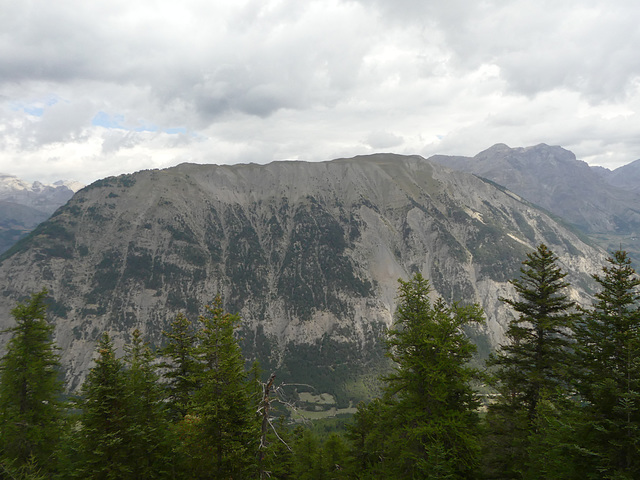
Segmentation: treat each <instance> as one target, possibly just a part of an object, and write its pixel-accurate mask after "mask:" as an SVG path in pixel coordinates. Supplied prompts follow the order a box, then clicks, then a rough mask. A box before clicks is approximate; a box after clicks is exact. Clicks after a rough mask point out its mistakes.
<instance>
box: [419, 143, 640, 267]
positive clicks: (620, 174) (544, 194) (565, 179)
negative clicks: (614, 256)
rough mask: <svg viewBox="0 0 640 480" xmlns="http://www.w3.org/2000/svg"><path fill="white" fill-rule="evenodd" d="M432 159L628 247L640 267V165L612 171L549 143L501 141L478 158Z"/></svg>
mask: <svg viewBox="0 0 640 480" xmlns="http://www.w3.org/2000/svg"><path fill="white" fill-rule="evenodd" d="M429 160H431V161H433V162H436V163H439V164H441V165H445V166H448V167H450V168H454V169H458V170H461V171H465V172H470V173H473V174H475V175H478V176H480V177H483V178H486V179H489V180H491V181H493V182H496V183H497V184H499V185H502V186H504V187H506V188H508V189H509V190H510V191H512V192H514V193H516V194H518V195H520V196H522V197H523V198H525V199H526V200H528V201H530V202H532V203H534V204H536V205H539V206H541V207H542V208H544V209H546V210H548V211H550V212H552V213H553V214H554V215H557V216H559V217H561V218H562V219H563V220H565V221H568V222H570V223H572V224H573V225H575V226H576V227H578V228H579V229H580V230H581V231H582V232H584V233H585V234H587V235H589V236H590V237H591V239H592V240H593V241H595V242H597V243H598V244H599V245H600V246H602V247H603V248H605V249H606V250H608V251H611V250H614V249H618V248H620V247H621V246H622V248H624V249H625V250H628V251H629V254H630V256H631V257H632V258H633V260H634V262H635V264H636V265H640V238H639V237H638V235H637V232H638V231H640V191H639V189H638V188H633V185H634V184H635V185H638V183H637V182H636V179H637V178H638V177H637V176H635V177H634V174H633V172H634V171H637V170H639V169H640V164H638V165H635V166H634V165H633V164H631V165H629V166H626V167H621V168H620V169H618V170H616V171H614V172H610V171H609V170H606V169H602V168H591V167H589V166H588V165H587V164H586V163H585V162H583V161H580V160H577V159H576V157H575V155H574V154H573V153H572V152H570V151H568V150H565V149H564V148H561V147H553V146H549V145H545V144H540V145H536V146H532V147H525V148H509V147H508V146H507V145H504V144H497V145H494V146H493V147H491V148H489V149H487V150H485V151H483V152H480V153H479V154H477V155H476V156H475V157H455V156H445V155H436V156H433V157H431V158H430V159H429ZM623 179H625V180H623Z"/></svg>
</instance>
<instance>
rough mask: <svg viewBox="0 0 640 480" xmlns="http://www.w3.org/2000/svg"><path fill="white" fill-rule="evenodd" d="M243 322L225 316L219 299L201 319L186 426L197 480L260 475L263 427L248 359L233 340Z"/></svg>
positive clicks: (191, 468) (186, 447) (183, 425)
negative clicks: (253, 395)
mask: <svg viewBox="0 0 640 480" xmlns="http://www.w3.org/2000/svg"><path fill="white" fill-rule="evenodd" d="M239 321H240V318H239V316H238V315H232V314H230V313H227V312H225V311H224V309H223V306H222V299H221V298H220V297H216V299H215V300H214V302H213V304H212V305H210V306H207V307H206V314H205V315H201V316H200V318H199V323H200V324H201V328H200V329H199V330H198V334H197V337H198V341H197V347H196V349H195V358H196V360H197V362H198V363H199V364H200V366H199V368H198V372H197V373H196V378H195V381H196V383H197V385H198V389H197V390H196V391H195V392H194V394H193V400H192V401H191V402H190V408H189V412H188V414H187V415H186V416H185V418H184V419H183V422H182V427H183V433H184V438H185V439H186V442H185V443H184V444H183V448H184V449H185V454H186V455H189V458H190V462H189V463H190V467H189V468H190V472H191V473H190V475H191V476H192V477H193V478H220V479H222V478H245V477H247V476H251V475H253V476H256V475H257V468H256V458H257V457H256V454H257V451H258V445H259V438H260V433H259V426H258V425H259V424H258V418H257V415H256V411H255V408H254V407H255V405H254V404H253V403H252V401H251V398H250V391H251V388H250V386H249V383H248V382H247V374H246V372H245V368H244V363H245V362H244V358H243V356H242V352H241V351H240V346H239V345H238V342H237V340H236V339H235V337H234V331H235V329H236V328H237V326H238V324H239Z"/></svg>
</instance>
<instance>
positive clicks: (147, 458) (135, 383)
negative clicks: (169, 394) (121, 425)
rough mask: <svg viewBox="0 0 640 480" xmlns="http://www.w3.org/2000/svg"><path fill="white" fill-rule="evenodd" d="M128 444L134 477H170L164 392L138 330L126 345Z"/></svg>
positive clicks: (151, 358)
mask: <svg viewBox="0 0 640 480" xmlns="http://www.w3.org/2000/svg"><path fill="white" fill-rule="evenodd" d="M125 351H126V355H125V357H124V361H125V368H126V369H125V378H124V380H125V394H126V398H125V400H126V409H127V410H126V420H127V425H128V427H127V431H126V432H125V435H126V445H125V447H126V448H127V450H128V452H129V458H130V462H131V467H130V472H131V478H136V479H159V478H168V477H169V473H170V470H169V465H170V458H171V457H170V452H171V449H170V445H169V438H168V436H167V432H168V430H169V422H168V420H167V417H166V415H165V406H164V395H163V393H164V392H163V390H162V387H161V386H160V383H159V377H158V375H157V373H156V371H155V366H154V365H153V360H154V356H153V354H152V352H151V350H150V349H149V347H148V346H147V345H145V344H144V343H143V341H142V335H141V333H140V331H139V330H137V329H136V330H134V332H133V336H132V340H131V343H130V344H129V345H127V346H126V347H125Z"/></svg>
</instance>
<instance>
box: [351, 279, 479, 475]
mask: <svg viewBox="0 0 640 480" xmlns="http://www.w3.org/2000/svg"><path fill="white" fill-rule="evenodd" d="M429 293H430V288H429V283H428V281H427V280H426V279H424V278H423V277H422V275H420V274H419V273H418V274H415V275H414V277H413V278H412V279H411V280H410V281H406V282H404V281H400V288H399V300H400V301H399V306H398V311H397V314H396V323H395V325H394V328H393V329H392V330H391V331H390V332H389V340H388V351H389V356H390V357H391V358H392V360H393V361H394V362H396V365H397V366H396V369H395V371H394V372H393V373H392V374H390V375H389V376H387V377H386V378H385V386H384V389H383V391H384V395H383V398H382V400H380V401H376V402H373V403H372V404H371V405H370V406H368V407H364V408H363V407H361V408H359V411H358V413H357V414H356V417H355V426H354V427H353V428H352V429H351V432H350V439H351V441H352V444H354V445H356V446H357V447H358V448H360V449H364V451H360V452H357V453H356V463H359V464H360V466H361V467H362V468H363V469H367V470H369V471H370V472H371V474H372V475H374V476H376V477H378V478H382V477H383V476H386V477H387V478H468V477H469V476H470V475H472V474H473V472H474V471H475V470H476V467H477V462H478V450H479V444H478V437H477V433H478V416H477V412H476V410H477V407H478V405H479V402H478V398H477V395H476V394H475V392H474V391H473V389H472V388H471V386H470V383H471V381H472V379H474V378H475V376H476V375H477V372H476V371H475V370H474V369H473V368H471V367H469V365H468V362H469V360H470V359H471V357H472V356H473V354H474V352H475V347H474V345H473V344H471V342H470V341H469V340H468V339H467V338H466V337H465V335H464V333H463V330H462V329H463V327H464V326H465V325H468V324H470V323H475V322H481V321H482V312H481V311H480V309H479V307H477V306H475V305H473V306H467V307H462V306H459V305H456V304H454V305H452V306H449V305H446V304H445V303H444V301H443V300H442V299H437V300H436V301H435V302H433V303H432V302H431V300H430V298H429Z"/></svg>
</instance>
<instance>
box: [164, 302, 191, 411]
mask: <svg viewBox="0 0 640 480" xmlns="http://www.w3.org/2000/svg"><path fill="white" fill-rule="evenodd" d="M163 335H164V336H165V338H166V340H167V343H166V345H165V346H164V348H163V349H162V350H161V352H160V354H161V355H162V357H163V359H164V361H163V362H162V363H161V368H162V370H163V374H162V377H163V378H164V380H165V388H166V391H167V396H168V398H167V405H168V408H169V410H170V413H171V416H172V418H173V419H174V420H180V419H182V418H183V417H184V416H185V415H186V414H187V412H188V410H189V403H190V402H191V398H192V396H193V394H194V392H195V391H196V390H197V388H198V385H197V379H198V375H199V371H200V367H201V365H200V363H199V362H198V361H197V359H196V358H195V354H196V353H195V348H196V332H195V329H194V327H193V325H192V323H191V321H190V320H189V319H188V318H187V317H186V316H185V315H184V314H182V313H179V314H178V315H177V316H176V318H175V320H174V321H173V322H171V326H170V328H169V330H167V331H163Z"/></svg>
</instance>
